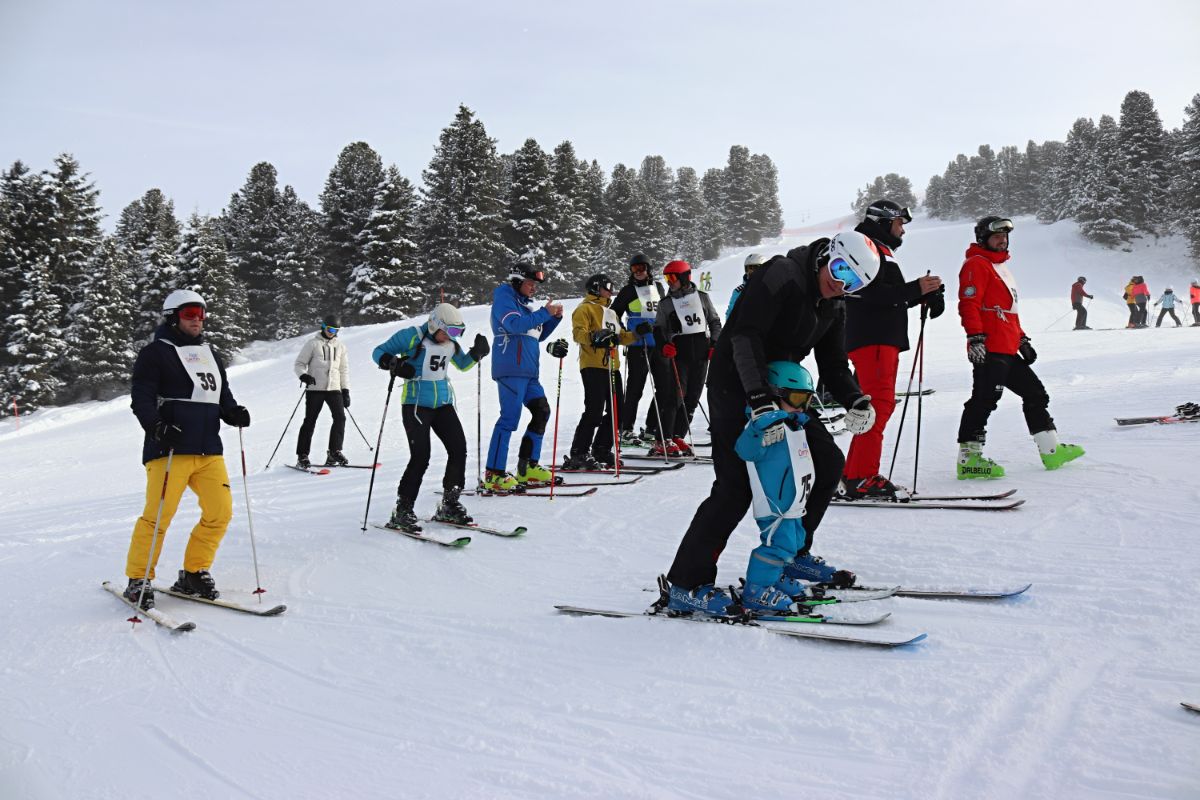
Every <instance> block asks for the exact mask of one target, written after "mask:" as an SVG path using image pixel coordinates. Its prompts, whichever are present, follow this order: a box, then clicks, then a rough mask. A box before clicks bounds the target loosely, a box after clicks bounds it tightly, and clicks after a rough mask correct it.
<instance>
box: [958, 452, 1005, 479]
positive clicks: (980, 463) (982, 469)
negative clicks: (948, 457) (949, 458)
mask: <svg viewBox="0 0 1200 800" xmlns="http://www.w3.org/2000/svg"><path fill="white" fill-rule="evenodd" d="M1003 477H1004V467H1002V466H1000V465H999V464H997V463H996V462H995V461H992V460H991V459H990V458H985V457H984V455H983V442H959V443H958V479H959V480H960V481H965V480H973V479H977V478H983V479H987V478H1003Z"/></svg>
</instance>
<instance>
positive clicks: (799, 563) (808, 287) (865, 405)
mask: <svg viewBox="0 0 1200 800" xmlns="http://www.w3.org/2000/svg"><path fill="white" fill-rule="evenodd" d="M872 262H873V263H872ZM878 267H879V258H878V254H877V253H876V252H875V245H874V244H873V243H872V242H871V241H870V239H868V238H867V237H866V236H863V235H862V234H860V233H843V234H838V236H837V237H835V239H834V240H832V241H831V240H829V239H818V240H816V241H815V242H813V243H812V244H810V245H806V246H804V247H797V248H795V249H794V250H792V251H791V252H789V253H788V254H787V255H786V256H776V257H775V258H772V259H771V260H770V261H768V262H767V263H766V264H765V265H763V266H761V267H759V268H758V269H757V270H756V271H755V272H754V274H753V275H751V276H750V279H749V280H748V281H747V282H746V288H745V289H744V290H743V291H742V295H741V297H740V298H739V299H738V302H737V305H735V306H734V307H733V313H732V314H730V316H729V319H728V320H727V321H726V323H725V328H724V330H723V331H722V333H721V336H720V338H719V339H718V340H717V343H716V347H715V352H714V354H713V358H712V362H711V364H710V369H709V375H708V401H709V410H710V419H711V422H712V448H713V449H712V454H713V471H714V473H715V479H714V481H713V484H712V488H711V490H710V491H709V496H708V498H707V499H705V500H704V502H703V503H701V504H700V507H699V508H698V509H696V514H695V516H694V517H693V518H692V522H691V525H690V526H689V527H688V530H687V533H685V534H684V536H683V540H682V541H681V542H680V543H679V549H678V551H677V552H676V553H675V560H674V563H672V565H671V569H670V571H669V572H668V573H667V579H668V581H669V582H670V584H671V587H670V605H669V607H670V608H671V609H673V610H676V611H682V612H690V611H698V612H701V613H710V614H723V613H726V612H727V610H728V609H729V606H730V605H731V604H732V598H730V597H729V595H728V594H726V593H725V592H724V591H722V590H720V589H717V588H716V587H715V586H714V581H715V580H716V576H717V559H718V558H719V557H720V555H721V551H722V550H724V549H725V544H726V542H727V541H728V539H729V535H730V534H731V533H732V532H733V529H734V528H735V527H736V526H737V524H738V522H740V521H741V519H742V517H743V516H745V514H746V510H747V509H748V508H749V507H750V499H751V489H750V478H749V473H748V472H747V469H746V464H745V462H744V461H742V459H741V458H739V457H738V455H737V452H736V451H735V450H734V445H735V442H736V441H737V438H738V436H740V435H741V433H742V430H743V429H744V428H745V427H746V418H747V416H749V417H750V418H751V419H757V418H758V417H761V416H763V415H765V414H768V413H770V412H772V411H774V410H776V409H778V405H777V404H776V401H775V398H774V395H773V393H772V390H771V387H770V386H769V384H768V382H767V364H768V362H771V361H780V360H782V361H792V362H797V363H799V362H800V361H801V360H803V359H804V358H805V357H806V356H807V355H808V354H809V353H813V354H814V355H815V356H816V361H817V369H818V370H819V371H820V373H821V376H822V377H823V378H824V379H825V383H826V385H828V386H829V389H830V391H832V392H833V394H834V396H835V397H836V398H837V399H838V400H839V401H840V402H841V403H842V404H843V405H844V406H845V407H846V409H847V413H846V417H845V421H846V427H847V428H849V429H850V430H851V431H852V432H854V433H858V432H861V431H863V430H867V429H868V428H870V427H871V424H872V423H873V422H874V409H872V408H871V398H870V397H869V396H868V395H864V394H863V393H862V391H861V390H860V389H859V386H858V383H857V382H856V381H855V380H854V375H853V374H852V373H851V372H850V366H849V363H848V362H847V360H846V351H845V349H844V346H843V342H844V340H845V329H844V319H845V309H844V303H843V301H842V300H841V296H842V295H843V294H845V293H846V291H848V290H849V291H858V290H861V288H862V287H863V286H864V285H867V284H869V283H870V281H871V280H872V279H873V278H874V275H875V273H876V272H877V271H878ZM804 431H805V434H806V436H807V439H808V445H809V453H808V454H807V455H809V456H810V457H811V458H812V461H813V465H814V472H815V478H814V480H813V482H812V485H811V486H810V487H808V488H809V494H808V498H807V503H806V505H805V512H804V516H803V518H802V521H803V525H804V530H805V532H806V541H805V543H804V546H803V547H802V548H801V550H800V555H798V556H797V558H796V560H795V561H794V562H792V563H790V564H787V565H785V568H784V580H785V581H790V583H789V586H796V582H797V580H812V581H815V582H819V583H825V584H830V585H847V586H848V585H851V584H852V583H853V582H854V575H853V574H852V573H849V572H847V571H845V570H835V569H834V568H832V567H831V566H830V565H828V564H826V563H825V562H824V561H823V560H822V559H820V558H818V557H816V556H813V555H812V554H811V553H810V552H809V550H810V548H811V546H812V536H813V533H814V531H815V530H816V529H817V526H818V525H819V524H820V522H821V518H822V517H823V516H824V515H825V509H826V508H827V507H828V506H829V501H830V500H831V499H832V498H833V493H834V490H835V489H836V488H837V484H838V478H839V477H840V476H841V474H842V464H843V457H842V451H841V450H840V449H839V448H838V446H837V444H835V443H834V441H833V437H832V436H831V435H830V434H829V432H828V431H827V430H826V429H825V426H824V425H823V424H822V423H821V421H820V420H819V419H817V418H816V417H815V416H814V417H812V418H811V419H810V420H809V421H808V423H806V424H805V426H804ZM783 438H784V429H783V426H782V423H781V424H779V425H776V426H771V427H768V428H767V429H766V430H765V431H764V432H763V439H762V441H763V446H764V447H766V446H770V445H772V444H774V443H775V442H778V441H780V440H782V439H783ZM788 593H789V594H790V593H791V592H788Z"/></svg>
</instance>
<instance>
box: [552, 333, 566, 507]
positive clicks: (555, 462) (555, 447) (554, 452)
mask: <svg viewBox="0 0 1200 800" xmlns="http://www.w3.org/2000/svg"><path fill="white" fill-rule="evenodd" d="M562 371H563V360H562V358H561V357H559V359H558V391H557V392H555V394H554V444H553V446H552V447H551V448H550V499H551V500H553V499H554V484H556V483H558V480H557V479H556V478H555V473H556V472H557V471H558V407H559V404H560V403H561V402H562Z"/></svg>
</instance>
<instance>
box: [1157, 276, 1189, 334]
mask: <svg viewBox="0 0 1200 800" xmlns="http://www.w3.org/2000/svg"><path fill="white" fill-rule="evenodd" d="M1178 300H1179V298H1177V297H1176V296H1175V290H1174V289H1172V288H1171V287H1170V286H1168V287H1167V288H1166V289H1164V290H1163V293H1162V297H1160V298H1158V300H1157V301H1155V303H1154V305H1155V306H1160V305H1161V306H1162V310H1161V311H1159V312H1158V321H1157V322H1155V323H1154V327H1156V328H1161V327H1162V321H1163V317H1165V316H1166V315H1167V314H1170V315H1171V319H1173V320H1175V327H1176V328H1181V327H1183V323H1182V322H1180V321H1179V317H1177V316H1175V303H1176V302H1177V301H1178Z"/></svg>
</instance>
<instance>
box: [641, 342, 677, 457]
mask: <svg viewBox="0 0 1200 800" xmlns="http://www.w3.org/2000/svg"><path fill="white" fill-rule="evenodd" d="M642 357H643V358H645V359H646V375H647V376H649V378H650V393H651V394H652V395H654V397H653V398H651V403H653V405H654V416H655V417H657V418H658V441H659V444H660V445H661V446H662V457H663V463H664V464H669V463H671V460H670V459H669V458H667V442H666V440H665V439H664V438H663V437H664V434H663V424H662V411H660V410H659V408H658V387H657V386H655V384H654V369H653V367H651V366H650V345H645V346H644V347H642Z"/></svg>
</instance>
